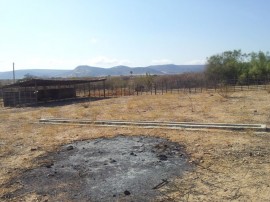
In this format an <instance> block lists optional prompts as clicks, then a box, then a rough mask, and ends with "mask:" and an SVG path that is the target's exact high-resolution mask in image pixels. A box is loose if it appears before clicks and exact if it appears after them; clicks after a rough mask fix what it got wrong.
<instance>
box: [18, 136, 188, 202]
mask: <svg viewBox="0 0 270 202" xmlns="http://www.w3.org/2000/svg"><path fill="white" fill-rule="evenodd" d="M42 160H43V161H44V162H46V163H43V165H42V166H41V167H38V168H36V169H33V170H30V171H27V172H25V173H24V174H23V175H22V176H20V178H19V181H20V184H22V188H21V189H20V190H18V191H17V192H15V193H14V196H19V195H24V194H26V193H30V192H32V193H33V192H34V193H36V194H38V195H41V196H48V197H51V198H54V197H57V196H60V195H61V196H65V198H66V199H67V200H69V201H119V200H124V201H149V200H153V199H155V198H156V197H159V196H160V192H159V188H160V187H161V186H163V185H165V184H167V183H170V181H171V180H172V179H173V178H174V177H176V176H181V175H183V173H184V172H185V171H189V170H191V169H192V166H191V165H190V164H189V163H188V156H187V155H186V153H185V149H184V147H183V146H181V145H179V144H178V143H174V142H170V141H168V140H166V139H162V138H156V137H146V136H139V137H138V136H135V137H127V136H117V137H114V138H99V139H95V140H88V141H78V142H74V143H72V144H68V145H64V146H62V147H61V148H60V150H59V151H58V152H56V153H53V154H50V155H49V156H47V157H43V159H42Z"/></svg>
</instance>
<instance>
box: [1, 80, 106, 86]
mask: <svg viewBox="0 0 270 202" xmlns="http://www.w3.org/2000/svg"><path fill="white" fill-rule="evenodd" d="M105 80H106V78H100V79H65V80H62V79H61V80H55V79H31V80H26V81H21V82H17V83H14V84H10V85H6V86H3V87H2V88H14V87H35V86H37V87H38V86H58V85H75V84H83V83H92V82H99V81H105Z"/></svg>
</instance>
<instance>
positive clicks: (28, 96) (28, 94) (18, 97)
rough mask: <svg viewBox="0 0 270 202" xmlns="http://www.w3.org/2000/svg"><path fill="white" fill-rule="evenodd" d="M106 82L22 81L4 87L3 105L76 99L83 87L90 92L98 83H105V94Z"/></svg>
mask: <svg viewBox="0 0 270 202" xmlns="http://www.w3.org/2000/svg"><path fill="white" fill-rule="evenodd" d="M105 80H106V79H105V78H100V79H85V80H79V79H66V80H55V79H30V80H26V81H21V82H17V83H14V84H11V85H6V86H3V87H2V94H3V103H4V106H5V107H16V106H23V105H33V104H37V103H41V102H49V101H55V100H63V99H70V98H76V97H77V93H76V92H77V89H78V88H79V87H80V86H81V85H84V86H88V87H89V92H90V86H91V83H97V82H103V87H104V92H105ZM89 96H90V93H89ZM104 96H105V93H104Z"/></svg>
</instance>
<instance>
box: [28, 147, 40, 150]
mask: <svg viewBox="0 0 270 202" xmlns="http://www.w3.org/2000/svg"><path fill="white" fill-rule="evenodd" d="M37 149H38V148H37V147H32V148H31V149H30V151H36V150H37Z"/></svg>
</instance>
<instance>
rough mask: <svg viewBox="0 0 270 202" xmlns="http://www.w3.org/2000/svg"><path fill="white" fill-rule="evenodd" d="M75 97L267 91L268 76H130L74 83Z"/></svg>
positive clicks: (0, 102)
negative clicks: (147, 79)
mask: <svg viewBox="0 0 270 202" xmlns="http://www.w3.org/2000/svg"><path fill="white" fill-rule="evenodd" d="M74 88H75V90H76V97H78V98H82V97H89V98H91V97H93V98H109V97H121V96H139V95H163V94H180V93H183V92H184V93H203V92H218V93H220V94H221V95H222V96H227V95H228V94H229V93H232V92H238V91H258V90H266V91H268V92H269V93H270V79H269V78H261V79H246V80H245V81H244V82H239V81H238V80H234V79H232V80H227V81H226V82H224V81H223V82H221V81H217V80H213V81H206V80H204V79H196V80H192V81H191V80H180V79H175V80H158V81H152V82H144V83H138V82H137V83H136V82H134V81H133V80H129V81H128V82H126V83H124V84H122V85H121V84H120V83H110V82H105V84H93V85H88V84H80V85H76V86H74ZM3 105H4V104H3V91H2V90H1V89H0V107H3Z"/></svg>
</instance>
